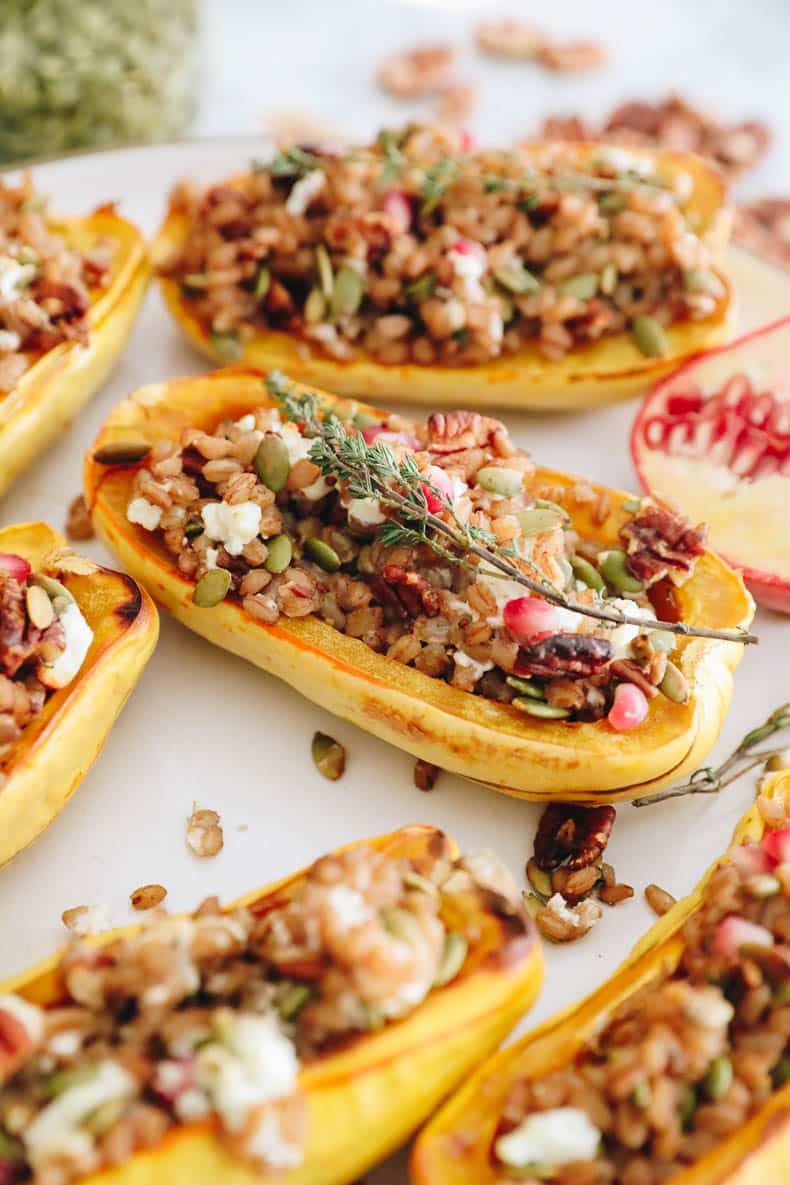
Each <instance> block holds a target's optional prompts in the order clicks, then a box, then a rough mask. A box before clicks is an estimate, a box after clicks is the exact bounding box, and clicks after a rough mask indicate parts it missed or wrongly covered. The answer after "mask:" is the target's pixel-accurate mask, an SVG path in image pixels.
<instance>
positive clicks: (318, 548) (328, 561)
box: [303, 536, 340, 572]
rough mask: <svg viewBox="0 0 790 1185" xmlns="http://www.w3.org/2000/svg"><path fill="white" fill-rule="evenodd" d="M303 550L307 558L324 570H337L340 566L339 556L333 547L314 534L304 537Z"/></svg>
mask: <svg viewBox="0 0 790 1185" xmlns="http://www.w3.org/2000/svg"><path fill="white" fill-rule="evenodd" d="M303 550H304V553H305V555H306V556H307V557H308V559H311V560H312V561H313V563H314V564H318V566H319V568H323V569H324V571H325V572H337V570H338V568H339V567H340V556H339V555H338V554H337V552H336V551H335V549H334V547H330V546H329V544H328V543H326V542H325V541H324V540H323V539H317V538H316V537H315V536H313V537H312V538H311V539H305V541H304V547H303Z"/></svg>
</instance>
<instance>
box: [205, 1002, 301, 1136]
mask: <svg viewBox="0 0 790 1185" xmlns="http://www.w3.org/2000/svg"><path fill="white" fill-rule="evenodd" d="M217 1025H218V1028H219V1031H220V1041H212V1042H210V1043H209V1044H208V1045H204V1046H203V1047H202V1049H200V1050H199V1052H198V1065H197V1074H198V1082H199V1084H200V1085H201V1086H202V1087H203V1089H204V1090H205V1091H206V1092H207V1093H208V1094H209V1096H210V1098H211V1100H212V1102H213V1105H214V1109H215V1110H216V1111H217V1112H218V1113H219V1115H220V1116H221V1117H222V1120H223V1122H224V1124H225V1126H226V1127H227V1129H228V1131H231V1132H233V1131H239V1130H240V1128H242V1127H243V1126H244V1124H245V1122H246V1120H247V1116H248V1114H249V1112H250V1110H251V1109H252V1108H253V1107H257V1106H259V1105H260V1104H261V1103H268V1102H271V1101H272V1100H273V1099H279V1098H282V1097H283V1096H285V1095H288V1094H290V1093H291V1091H292V1090H293V1089H294V1087H295V1085H296V1076H297V1073H298V1071H299V1060H298V1058H297V1056H296V1050H295V1049H294V1046H293V1043H292V1042H291V1041H290V1040H289V1038H288V1037H286V1035H285V1033H284V1032H283V1031H282V1029H281V1028H280V1026H279V1024H278V1022H277V1020H276V1019H275V1018H274V1017H273V1016H271V1015H266V1016H255V1015H252V1014H245V1013H232V1012H230V1011H227V1012H223V1013H222V1014H221V1015H220V1016H219V1017H218V1018H217Z"/></svg>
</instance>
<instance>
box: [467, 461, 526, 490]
mask: <svg viewBox="0 0 790 1185" xmlns="http://www.w3.org/2000/svg"><path fill="white" fill-rule="evenodd" d="M476 480H477V484H478V485H481V486H482V487H483V489H484V490H488V491H489V492H490V493H492V494H500V495H501V496H502V497H503V498H514V497H515V496H516V494H519V493H521V490H522V489H523V485H524V483H523V478H522V476H521V474H520V473H519V472H518V470H516V469H501V468H499V467H498V466H496V465H485V466H484V467H483V468H482V469H478V471H477V474H476Z"/></svg>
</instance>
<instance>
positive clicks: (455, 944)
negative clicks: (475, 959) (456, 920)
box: [433, 930, 469, 987]
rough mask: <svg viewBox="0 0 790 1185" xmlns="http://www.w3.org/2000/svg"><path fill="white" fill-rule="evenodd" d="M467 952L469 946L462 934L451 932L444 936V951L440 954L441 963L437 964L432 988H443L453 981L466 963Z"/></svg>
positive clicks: (455, 931)
mask: <svg viewBox="0 0 790 1185" xmlns="http://www.w3.org/2000/svg"><path fill="white" fill-rule="evenodd" d="M468 950H469V944H468V943H467V941H466V938H465V937H464V935H463V934H459V932H458V931H457V930H451V931H450V932H449V933H448V934H446V935H445V939H444V950H443V952H442V958H441V962H440V963H439V970H438V971H437V972H436V978H435V979H434V981H433V986H434V987H444V985H445V984H446V983H449V982H450V981H451V980H452V979H455V977H456V975H457V974H458V972H459V971H460V970H461V968H462V967H463V965H464V963H465V961H466V955H467V952H468Z"/></svg>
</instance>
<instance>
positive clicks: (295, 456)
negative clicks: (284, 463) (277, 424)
mask: <svg viewBox="0 0 790 1185" xmlns="http://www.w3.org/2000/svg"><path fill="white" fill-rule="evenodd" d="M280 436H281V437H282V439H283V440H284V441H285V447H286V448H287V449H288V460H289V461H290V462H291V464H292V465H295V464H296V462H297V461H303V460H304V459H305V458H306V457H307V456H308V454H309V452H310V449H311V447H312V443H313V442H312V441H311V440H308V438H307V437H306V436H302V434H301V432H300V431H299V429H298V428H296V427H295V426H294V425H293V424H283V426H282V431H281V432H280Z"/></svg>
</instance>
